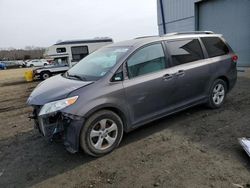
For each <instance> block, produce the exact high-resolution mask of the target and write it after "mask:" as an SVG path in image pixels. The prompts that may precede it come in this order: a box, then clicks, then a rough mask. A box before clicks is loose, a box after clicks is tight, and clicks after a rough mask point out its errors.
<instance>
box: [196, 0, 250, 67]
mask: <svg viewBox="0 0 250 188" xmlns="http://www.w3.org/2000/svg"><path fill="white" fill-rule="evenodd" d="M198 16H199V17H198V29H199V30H211V31H214V32H215V33H221V34H223V36H224V38H225V39H226V40H227V41H228V43H229V44H230V46H231V47H232V48H233V50H234V51H235V52H236V53H237V54H238V56H239V62H238V63H239V64H238V65H239V66H250V42H249V40H250V21H249V19H250V0H240V1H239V0H213V1H204V2H201V3H199V4H198Z"/></svg>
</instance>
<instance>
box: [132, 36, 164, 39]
mask: <svg viewBox="0 0 250 188" xmlns="http://www.w3.org/2000/svg"><path fill="white" fill-rule="evenodd" d="M150 37H159V36H158V35H151V36H142V37H136V38H135V39H144V38H150Z"/></svg>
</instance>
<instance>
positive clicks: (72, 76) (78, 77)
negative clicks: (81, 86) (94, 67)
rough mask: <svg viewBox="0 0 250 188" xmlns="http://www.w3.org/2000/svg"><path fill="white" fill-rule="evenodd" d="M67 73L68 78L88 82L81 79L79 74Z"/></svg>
mask: <svg viewBox="0 0 250 188" xmlns="http://www.w3.org/2000/svg"><path fill="white" fill-rule="evenodd" d="M66 73H67V77H71V78H77V79H78V80H81V81H86V78H84V77H81V76H79V75H77V74H69V73H68V72H66Z"/></svg>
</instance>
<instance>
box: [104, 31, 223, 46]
mask: <svg viewBox="0 0 250 188" xmlns="http://www.w3.org/2000/svg"><path fill="white" fill-rule="evenodd" d="M221 36H222V35H221V34H214V33H203V32H199V33H198V32H197V33H195V32H185V33H169V34H166V35H162V36H143V37H138V38H135V39H131V40H126V41H122V42H116V43H113V44H110V45H108V47H124V46H127V47H138V46H142V45H145V44H148V43H152V42H157V41H162V40H174V39H185V38H198V37H221Z"/></svg>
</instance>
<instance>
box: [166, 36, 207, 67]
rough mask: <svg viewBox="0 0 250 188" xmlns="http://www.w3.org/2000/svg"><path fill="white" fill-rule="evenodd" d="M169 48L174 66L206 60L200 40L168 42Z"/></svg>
mask: <svg viewBox="0 0 250 188" xmlns="http://www.w3.org/2000/svg"><path fill="white" fill-rule="evenodd" d="M167 47H168V50H169V52H170V55H171V57H172V63H173V65H174V66H176V65H181V64H184V63H189V62H192V61H197V60H200V59H203V58H204V56H203V52H202V49H201V45H200V42H199V40H198V39H185V40H177V41H168V42H167Z"/></svg>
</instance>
